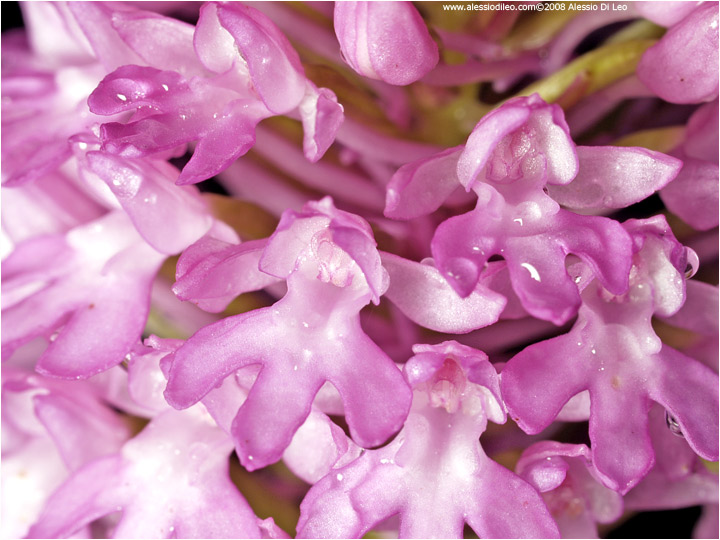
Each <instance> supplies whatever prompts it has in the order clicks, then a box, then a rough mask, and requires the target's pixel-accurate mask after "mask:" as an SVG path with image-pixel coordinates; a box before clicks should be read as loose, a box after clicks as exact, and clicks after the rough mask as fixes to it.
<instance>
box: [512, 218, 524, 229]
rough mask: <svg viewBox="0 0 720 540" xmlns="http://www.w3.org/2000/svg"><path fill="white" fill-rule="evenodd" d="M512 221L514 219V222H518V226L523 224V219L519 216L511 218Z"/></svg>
mask: <svg viewBox="0 0 720 540" xmlns="http://www.w3.org/2000/svg"><path fill="white" fill-rule="evenodd" d="M513 221H514V222H515V223H519V224H520V226H521V227H522V225H523V219H522V218H521V217H519V218H515V219H513Z"/></svg>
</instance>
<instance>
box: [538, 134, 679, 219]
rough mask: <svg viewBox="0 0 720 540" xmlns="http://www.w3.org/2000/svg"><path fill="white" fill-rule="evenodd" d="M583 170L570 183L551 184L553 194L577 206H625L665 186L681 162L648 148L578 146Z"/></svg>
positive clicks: (564, 203) (594, 207) (569, 205)
mask: <svg viewBox="0 0 720 540" xmlns="http://www.w3.org/2000/svg"><path fill="white" fill-rule="evenodd" d="M577 154H578V160H579V162H580V170H579V171H578V175H577V176H576V177H575V179H574V180H573V181H572V182H570V183H569V184H567V185H561V186H553V185H549V186H548V192H549V194H550V196H551V197H552V198H553V199H555V200H556V201H557V202H558V203H560V204H562V205H563V206H567V207H570V208H574V209H601V208H624V207H626V206H630V205H631V204H635V203H636V202H640V201H642V200H643V199H645V198H647V197H649V196H650V195H652V194H653V193H655V192H656V191H658V190H659V189H661V188H663V187H665V185H667V184H668V182H670V181H671V180H672V179H673V178H675V177H676V176H677V175H678V172H679V171H680V169H681V167H682V162H681V161H680V160H678V159H675V158H673V157H670V156H666V155H665V154H661V153H660V152H653V151H652V150H647V149H645V148H620V147H614V146H578V147H577Z"/></svg>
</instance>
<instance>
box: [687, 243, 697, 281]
mask: <svg viewBox="0 0 720 540" xmlns="http://www.w3.org/2000/svg"><path fill="white" fill-rule="evenodd" d="M685 254H686V256H687V266H686V267H685V278H686V279H690V278H691V277H693V276H694V275H695V274H696V273H697V271H698V267H699V266H700V259H699V258H698V256H697V253H695V251H693V250H692V249H690V248H689V247H686V248H685Z"/></svg>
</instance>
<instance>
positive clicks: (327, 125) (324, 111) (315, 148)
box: [298, 84, 345, 163]
mask: <svg viewBox="0 0 720 540" xmlns="http://www.w3.org/2000/svg"><path fill="white" fill-rule="evenodd" d="M298 110H299V111H300V119H301V120H302V124H303V131H304V136H303V152H304V153H305V157H306V158H307V159H308V160H309V161H311V162H312V163H315V162H316V161H318V160H319V159H320V158H322V157H323V155H325V152H327V149H328V148H330V145H331V144H332V143H333V142H334V141H335V135H336V133H337V131H338V129H340V125H341V124H342V123H343V120H344V119H345V114H344V112H343V106H342V105H340V104H339V103H338V101H337V96H335V93H334V92H333V91H332V90H329V89H328V88H319V89H318V88H315V86H314V85H312V84H308V89H307V91H306V93H305V97H304V98H303V100H302V101H301V102H300V105H299V106H298Z"/></svg>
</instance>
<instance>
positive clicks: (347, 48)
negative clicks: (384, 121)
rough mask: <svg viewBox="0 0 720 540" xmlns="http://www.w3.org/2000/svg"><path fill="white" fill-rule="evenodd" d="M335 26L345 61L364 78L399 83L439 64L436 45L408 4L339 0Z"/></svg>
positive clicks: (412, 78) (336, 8) (415, 78)
mask: <svg viewBox="0 0 720 540" xmlns="http://www.w3.org/2000/svg"><path fill="white" fill-rule="evenodd" d="M334 26H335V34H336V35H337V37H338V41H339V42H340V48H341V49H342V53H343V56H344V58H345V61H346V62H348V63H349V64H350V66H351V67H352V68H353V69H354V70H355V71H356V72H358V73H359V74H361V75H364V76H365V77H370V78H371V79H380V80H383V81H385V82H386V83H389V84H394V85H401V86H402V85H406V84H410V83H412V82H414V81H417V80H418V79H421V78H422V77H423V76H424V75H425V74H426V73H428V72H429V71H430V70H431V69H432V68H434V67H435V65H436V64H437V63H438V59H439V53H438V48H437V45H436V44H435V42H434V41H433V40H432V38H431V37H430V33H429V32H428V29H427V26H425V22H424V21H423V19H422V17H421V16H420V14H419V13H418V12H417V10H416V9H415V7H414V6H413V5H412V4H411V3H408V2H382V3H379V2H338V3H337V4H335V12H334Z"/></svg>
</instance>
